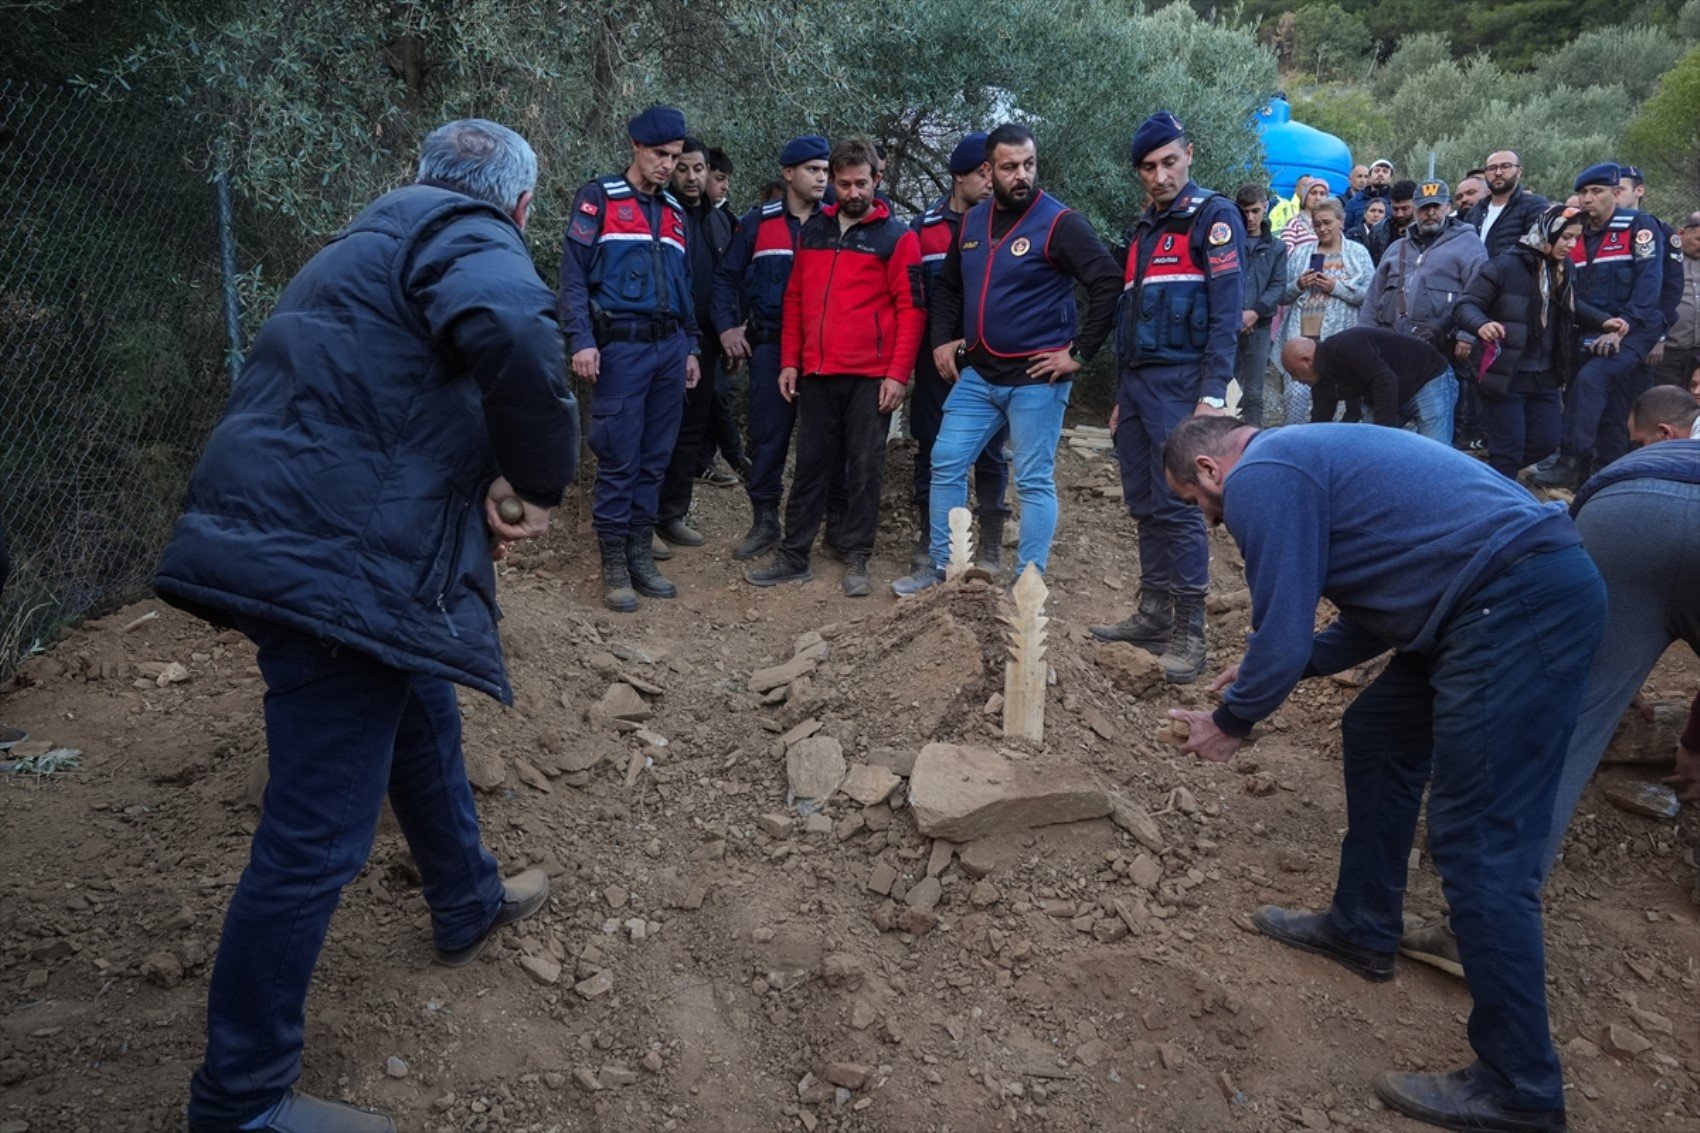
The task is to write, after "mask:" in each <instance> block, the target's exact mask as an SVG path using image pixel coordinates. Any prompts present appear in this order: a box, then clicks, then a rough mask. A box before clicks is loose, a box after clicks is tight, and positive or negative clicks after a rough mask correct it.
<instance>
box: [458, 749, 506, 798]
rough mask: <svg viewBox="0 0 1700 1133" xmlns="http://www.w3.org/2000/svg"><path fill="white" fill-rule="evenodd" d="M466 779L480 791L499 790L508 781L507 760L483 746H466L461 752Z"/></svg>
mask: <svg viewBox="0 0 1700 1133" xmlns="http://www.w3.org/2000/svg"><path fill="white" fill-rule="evenodd" d="M461 758H462V760H463V762H464V763H465V764H466V779H467V782H469V783H471V784H472V785H473V786H474V787H477V788H478V789H479V790H480V791H499V790H501V788H502V784H503V783H506V782H507V781H508V763H507V760H505V759H503V758H502V757H501V756H499V755H497V754H496V753H495V752H493V751H488V750H485V749H483V748H466V749H464V750H463V751H462V753H461Z"/></svg>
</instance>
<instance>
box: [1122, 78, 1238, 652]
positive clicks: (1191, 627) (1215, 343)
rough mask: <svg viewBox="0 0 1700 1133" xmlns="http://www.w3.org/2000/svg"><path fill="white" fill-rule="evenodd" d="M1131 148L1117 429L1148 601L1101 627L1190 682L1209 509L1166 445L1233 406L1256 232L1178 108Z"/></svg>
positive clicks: (1200, 622)
mask: <svg viewBox="0 0 1700 1133" xmlns="http://www.w3.org/2000/svg"><path fill="white" fill-rule="evenodd" d="M1130 152H1131V156H1132V159H1133V166H1134V169H1136V170H1137V171H1138V173H1139V180H1140V183H1141V185H1143V186H1144V189H1145V194H1146V196H1147V197H1148V198H1150V203H1149V204H1148V205H1147V206H1146V209H1145V211H1144V212H1143V213H1141V214H1140V217H1139V220H1138V222H1137V223H1136V224H1135V225H1134V228H1133V232H1132V233H1131V240H1130V242H1129V247H1128V250H1127V268H1126V273H1125V275H1124V280H1125V282H1124V286H1123V290H1122V301H1121V306H1120V308H1119V310H1118V316H1117V319H1118V321H1117V325H1116V358H1117V360H1118V361H1119V362H1120V364H1121V376H1120V385H1119V389H1118V392H1117V395H1116V407H1115V409H1114V410H1113V411H1112V413H1111V414H1110V432H1111V433H1112V434H1113V435H1114V437H1115V440H1116V457H1117V460H1118V461H1119V462H1120V464H1121V472H1122V498H1123V500H1124V501H1125V502H1126V503H1127V510H1128V513H1129V514H1131V515H1132V516H1133V518H1134V522H1135V523H1136V524H1138V527H1139V575H1140V578H1139V608H1138V609H1137V610H1135V611H1134V613H1133V614H1132V615H1130V616H1129V617H1127V618H1126V619H1124V620H1122V621H1120V622H1117V623H1116V624H1115V625H1096V626H1093V627H1092V633H1093V634H1094V635H1095V636H1097V637H1098V638H1100V639H1101V640H1104V641H1127V642H1131V643H1132V644H1134V645H1137V646H1139V647H1140V648H1141V649H1146V650H1149V651H1150V652H1153V653H1158V654H1161V656H1162V662H1163V675H1164V677H1165V678H1167V679H1168V680H1170V681H1172V682H1174V683H1176V684H1187V683H1189V682H1191V681H1194V680H1196V679H1197V678H1198V675H1199V673H1201V672H1203V671H1204V662H1205V653H1206V650H1205V640H1204V596H1205V591H1206V589H1207V588H1208V587H1209V584H1210V543H1209V540H1208V538H1207V537H1206V535H1205V530H1204V517H1203V515H1202V514H1200V513H1199V511H1198V510H1197V509H1196V508H1192V507H1188V506H1187V504H1186V503H1185V502H1184V501H1182V500H1180V499H1178V498H1176V496H1175V494H1174V493H1173V492H1171V491H1170V490H1169V486H1168V484H1167V482H1166V481H1165V480H1164V478H1163V444H1164V442H1165V441H1167V440H1168V439H1169V434H1170V433H1171V432H1173V431H1174V429H1175V426H1176V425H1179V424H1180V423H1181V422H1182V421H1185V420H1186V419H1187V418H1188V417H1191V416H1192V415H1193V414H1195V413H1221V412H1223V405H1224V399H1225V398H1226V397H1227V391H1228V382H1229V380H1230V379H1232V378H1233V376H1234V355H1235V351H1236V349H1237V348H1238V344H1239V331H1240V320H1241V314H1240V312H1241V310H1242V309H1243V307H1244V304H1243V302H1242V301H1241V300H1242V291H1243V286H1244V279H1245V277H1244V274H1243V272H1242V267H1243V264H1244V259H1245V228H1244V224H1243V222H1242V221H1241V219H1240V210H1239V209H1238V208H1237V207H1236V206H1235V205H1234V202H1233V201H1231V200H1229V199H1228V198H1226V197H1224V196H1222V195H1220V194H1218V193H1215V192H1212V191H1211V190H1209V189H1201V188H1199V187H1198V185H1197V184H1195V183H1194V182H1193V180H1192V175H1191V169H1192V143H1191V142H1190V141H1189V140H1187V136H1186V129H1185V127H1184V126H1182V125H1181V123H1180V121H1179V120H1178V119H1177V118H1176V117H1175V116H1174V115H1173V114H1170V113H1169V112H1168V111H1166V110H1159V111H1158V112H1157V113H1155V114H1153V115H1152V116H1151V117H1150V118H1147V119H1146V120H1145V122H1144V123H1143V124H1142V125H1141V126H1140V127H1139V129H1138V130H1137V131H1136V132H1135V133H1134V135H1133V144H1132V148H1131V151H1130Z"/></svg>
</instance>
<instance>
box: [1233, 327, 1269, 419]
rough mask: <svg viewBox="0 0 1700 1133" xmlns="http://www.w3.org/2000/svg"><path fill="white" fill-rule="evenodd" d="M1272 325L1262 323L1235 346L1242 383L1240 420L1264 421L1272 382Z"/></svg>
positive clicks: (1238, 379) (1237, 374) (1238, 377)
mask: <svg viewBox="0 0 1700 1133" xmlns="http://www.w3.org/2000/svg"><path fill="white" fill-rule="evenodd" d="M1270 349H1271V342H1270V338H1269V325H1268V324H1267V323H1259V324H1258V325H1257V326H1254V327H1252V328H1251V333H1249V334H1242V335H1240V337H1239V341H1238V342H1237V343H1236V344H1235V346H1234V380H1235V381H1236V382H1238V383H1239V384H1240V420H1241V421H1244V422H1245V423H1246V424H1247V425H1259V426H1261V425H1262V424H1263V394H1264V391H1265V390H1266V389H1267V388H1268V386H1269V352H1270Z"/></svg>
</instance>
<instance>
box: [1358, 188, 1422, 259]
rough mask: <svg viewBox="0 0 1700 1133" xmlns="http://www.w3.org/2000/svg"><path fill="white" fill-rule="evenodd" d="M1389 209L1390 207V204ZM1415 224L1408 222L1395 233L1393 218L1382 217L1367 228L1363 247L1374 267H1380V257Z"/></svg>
mask: <svg viewBox="0 0 1700 1133" xmlns="http://www.w3.org/2000/svg"><path fill="white" fill-rule="evenodd" d="M1389 207H1391V204H1390V205H1389ZM1415 223H1416V221H1414V220H1413V221H1410V222H1409V223H1407V224H1406V225H1405V227H1403V228H1401V229H1399V231H1397V232H1395V231H1393V218H1392V217H1391V216H1384V217H1382V218H1381V219H1380V220H1379V221H1377V222H1376V223H1374V224H1372V225H1370V226H1369V229H1368V231H1366V232H1365V234H1364V247H1366V248H1368V249H1369V258H1370V260H1371V261H1373V262H1374V264H1375V266H1376V267H1380V266H1381V257H1382V256H1384V255H1386V254H1387V249H1388V248H1390V247H1392V245H1393V241H1395V240H1397V239H1399V237H1401V236H1403V235H1405V233H1407V232H1409V231H1410V230H1411V225H1412V224H1415Z"/></svg>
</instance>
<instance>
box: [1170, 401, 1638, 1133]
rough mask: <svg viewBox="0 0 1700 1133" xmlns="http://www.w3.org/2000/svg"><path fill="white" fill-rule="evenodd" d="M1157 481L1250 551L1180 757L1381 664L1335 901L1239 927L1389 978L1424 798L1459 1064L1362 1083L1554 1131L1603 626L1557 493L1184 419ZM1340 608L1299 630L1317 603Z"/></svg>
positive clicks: (1349, 732)
mask: <svg viewBox="0 0 1700 1133" xmlns="http://www.w3.org/2000/svg"><path fill="white" fill-rule="evenodd" d="M1164 468H1165V472H1166V474H1167V477H1168V480H1169V485H1170V488H1171V489H1172V490H1173V491H1174V492H1175V494H1176V495H1178V496H1179V497H1180V498H1181V499H1183V500H1185V501H1187V502H1188V503H1191V504H1196V505H1197V506H1198V507H1200V508H1202V509H1203V511H1204V514H1205V517H1206V518H1207V519H1209V520H1210V521H1211V522H1212V523H1226V524H1227V526H1228V531H1229V533H1230V534H1232V535H1233V537H1234V541H1235V542H1236V543H1237V544H1239V547H1240V550H1241V551H1242V552H1243V554H1244V556H1245V569H1246V580H1247V582H1248V584H1249V585H1250V587H1251V596H1252V601H1251V609H1252V625H1253V626H1254V627H1255V628H1254V629H1253V632H1252V634H1251V640H1250V645H1249V647H1248V648H1247V650H1246V653H1245V656H1244V658H1243V659H1242V660H1241V661H1240V662H1239V663H1238V664H1237V665H1233V666H1230V667H1229V668H1228V669H1227V670H1226V671H1225V672H1223V673H1222V675H1221V676H1220V677H1218V678H1217V680H1216V682H1215V684H1214V685H1213V686H1212V688H1213V689H1214V690H1221V689H1225V690H1226V691H1225V692H1224V694H1223V697H1222V705H1221V707H1219V708H1218V709H1216V711H1215V712H1214V713H1206V712H1189V711H1181V710H1178V709H1177V710H1174V711H1172V712H1171V713H1170V714H1171V715H1172V716H1174V717H1176V718H1177V719H1182V720H1184V721H1186V723H1187V725H1188V728H1189V738H1188V740H1187V742H1186V744H1185V747H1184V750H1188V751H1192V752H1195V753H1197V754H1198V755H1199V756H1201V757H1203V758H1205V759H1209V760H1216V761H1225V760H1227V759H1230V758H1232V756H1233V754H1234V752H1235V751H1236V750H1238V748H1239V746H1240V744H1241V743H1242V742H1244V739H1245V737H1246V736H1247V735H1248V734H1249V733H1250V731H1251V729H1252V726H1253V725H1254V724H1256V723H1257V722H1258V721H1260V720H1263V719H1265V718H1266V717H1268V716H1269V715H1270V714H1271V713H1273V712H1274V711H1275V710H1276V709H1277V708H1279V707H1280V705H1281V703H1282V702H1283V701H1284V700H1286V699H1287V696H1288V694H1290V693H1291V692H1292V691H1293V688H1294V686H1295V685H1297V684H1298V682H1299V681H1300V680H1302V679H1304V678H1306V677H1314V676H1326V675H1328V674H1331V673H1338V672H1341V671H1343V670H1345V669H1349V668H1351V667H1353V666H1354V665H1360V664H1363V663H1364V662H1366V661H1369V660H1371V659H1373V658H1375V657H1378V656H1380V655H1381V654H1384V653H1387V652H1389V651H1391V652H1392V653H1393V656H1392V657H1391V658H1390V659H1389V660H1388V662H1387V666H1386V668H1385V669H1383V670H1382V673H1381V675H1380V676H1378V677H1377V678H1376V679H1375V680H1374V681H1372V682H1370V684H1369V686H1368V687H1367V688H1365V689H1364V690H1363V692H1361V693H1360V694H1359V695H1358V698H1357V700H1356V701H1354V702H1353V703H1352V706H1351V707H1350V708H1348V709H1347V710H1346V714H1345V716H1344V718H1343V719H1342V720H1341V722H1340V735H1341V740H1342V746H1343V749H1344V763H1345V777H1346V818H1347V832H1346V836H1345V839H1344V841H1343V842H1342V844H1341V847H1340V873H1339V879H1338V882H1337V885H1336V888H1335V891H1334V900H1333V902H1332V904H1331V905H1330V907H1329V908H1328V909H1327V910H1326V911H1325V912H1321V913H1306V912H1300V911H1297V910H1291V909H1281V908H1276V907H1274V906H1269V905H1266V906H1264V907H1262V908H1260V909H1258V910H1257V912H1256V914H1255V915H1254V916H1253V918H1252V919H1253V921H1254V923H1255V924H1256V925H1257V927H1258V928H1259V929H1261V930H1262V931H1263V932H1264V933H1266V934H1268V935H1269V936H1272V937H1274V938H1276V939H1277V940H1280V941H1282V942H1283V943H1285V944H1288V945H1291V946H1293V947H1295V948H1302V949H1304V950H1306V951H1309V952H1315V953H1318V954H1321V955H1323V956H1327V957H1329V958H1330V959H1333V960H1336V961H1338V962H1339V963H1341V964H1343V965H1345V966H1346V967H1347V968H1349V969H1350V970H1352V971H1353V972H1356V973H1357V974H1358V975H1360V976H1363V977H1364V978H1365V979H1368V980H1372V981H1382V980H1389V979H1392V978H1393V962H1394V955H1395V953H1396V952H1397V950H1398V947H1399V938H1400V934H1401V930H1402V927H1403V923H1402V918H1401V911H1402V910H1401V906H1402V904H1403V900H1404V895H1405V873H1406V862H1407V858H1408V856H1409V854H1410V850H1411V842H1412V838H1413V836H1414V835H1415V832H1416V825H1417V815H1418V811H1419V810H1420V809H1421V806H1422V799H1423V788H1424V786H1425V785H1427V786H1429V788H1430V790H1429V802H1428V830H1429V846H1430V849H1431V851H1432V853H1433V856H1434V863H1435V866H1436V868H1437V869H1438V870H1439V872H1440V877H1441V882H1442V885H1443V887H1444V889H1445V893H1446V898H1447V901H1448V902H1449V903H1450V905H1451V908H1452V927H1453V930H1454V931H1455V932H1456V933H1457V936H1458V947H1459V952H1460V954H1461V956H1462V958H1463V962H1464V970H1465V972H1466V973H1467V978H1468V981H1469V985H1470V994H1471V996H1472V997H1473V998H1474V1000H1475V1005H1474V1008H1473V1010H1472V1011H1471V1014H1470V1022H1469V1035H1470V1044H1471V1046H1472V1047H1473V1048H1474V1049H1475V1052H1476V1061H1475V1062H1474V1063H1473V1064H1471V1065H1470V1066H1468V1067H1466V1068H1464V1069H1462V1070H1457V1071H1453V1072H1451V1073H1448V1074H1384V1075H1382V1076H1381V1077H1380V1079H1378V1080H1377V1082H1376V1092H1377V1093H1378V1094H1379V1095H1380V1096H1381V1099H1382V1100H1383V1101H1384V1102H1386V1103H1387V1104H1388V1105H1389V1106H1391V1107H1392V1108H1394V1109H1397V1110H1399V1111H1400V1112H1402V1113H1405V1114H1406V1115H1408V1116H1411V1117H1414V1118H1417V1119H1418V1120H1421V1121H1427V1122H1430V1123H1433V1124H1436V1125H1441V1126H1443V1127H1446V1128H1451V1129H1474V1130H1503V1131H1507V1133H1553V1131H1556V1130H1562V1129H1563V1128H1564V1096H1563V1092H1562V1091H1563V1084H1564V1083H1563V1079H1562V1077H1561V1074H1560V1070H1559V1064H1558V1055H1557V1053H1556V1052H1555V1051H1554V1050H1553V1045H1552V1036H1551V1034H1550V1032H1549V1030H1548V1026H1547V1007H1546V977H1545V958H1544V955H1543V951H1542V942H1541V901H1540V890H1541V880H1542V866H1543V862H1542V857H1543V853H1544V850H1545V847H1546V841H1547V834H1548V831H1549V829H1550V827H1551V825H1552V810H1553V798H1554V794H1555V792H1556V789H1557V785H1558V777H1559V772H1560V769H1561V768H1562V766H1563V759H1564V751H1565V745H1566V744H1567V742H1568V741H1569V739H1570V734H1571V732H1572V731H1573V730H1574V728H1575V725H1576V711H1577V705H1578V703H1579V702H1580V700H1581V692H1582V684H1583V679H1584V678H1585V677H1586V676H1587V673H1588V666H1589V663H1590V662H1591V660H1592V659H1593V655H1594V650H1595V649H1596V647H1597V646H1598V645H1599V642H1600V636H1601V633H1602V631H1603V628H1604V625H1605V586H1604V584H1603V583H1602V582H1601V581H1600V575H1599V572H1598V571H1596V570H1595V569H1594V565H1593V563H1592V562H1591V561H1590V560H1589V558H1588V556H1587V555H1586V554H1585V553H1584V552H1583V551H1582V548H1581V545H1580V541H1579V539H1578V538H1577V535H1576V531H1575V528H1574V527H1573V525H1572V524H1571V522H1570V519H1569V518H1568V517H1567V516H1566V515H1565V514H1564V509H1563V508H1562V507H1561V506H1559V505H1556V504H1541V503H1537V502H1536V501H1535V500H1534V499H1533V498H1532V497H1531V496H1530V495H1529V494H1528V492H1526V491H1524V490H1523V489H1522V488H1521V487H1519V486H1517V485H1516V484H1514V483H1512V482H1511V481H1509V480H1507V479H1505V477H1503V476H1500V475H1498V474H1497V473H1495V472H1494V471H1493V470H1492V469H1490V468H1488V467H1487V466H1486V465H1484V464H1481V463H1479V462H1477V461H1475V460H1472V459H1470V458H1469V457H1467V456H1464V455H1462V454H1460V453H1458V452H1455V451H1454V450H1453V449H1452V448H1450V447H1449V446H1447V445H1443V444H1439V443H1436V442H1435V441H1432V440H1428V439H1426V438H1423V437H1418V436H1415V435H1412V434H1409V433H1402V432H1396V431H1393V430H1388V429H1365V428H1362V427H1360V426H1356V425H1306V426H1303V427H1302V428H1292V429H1278V430H1275V431H1272V432H1261V431H1259V430H1258V429H1257V428H1255V427H1253V426H1249V425H1241V424H1239V423H1238V422H1237V421H1235V420H1234V419H1232V418H1223V417H1198V418H1194V419H1192V420H1191V421H1188V422H1185V423H1184V424H1182V425H1181V426H1180V427H1179V428H1178V429H1176V430H1175V432H1174V434H1173V435H1172V436H1171V437H1170V439H1169V441H1168V443H1167V445H1166V447H1165V449H1164ZM1323 598H1327V599H1328V600H1329V601H1330V602H1332V603H1333V604H1334V606H1335V607H1336V608H1337V609H1338V610H1339V616H1338V617H1337V618H1336V619H1335V620H1334V621H1333V622H1332V623H1331V624H1330V625H1329V626H1328V627H1327V628H1326V629H1324V630H1322V631H1321V632H1320V633H1316V632H1314V627H1315V624H1316V622H1315V619H1316V609H1317V604H1318V603H1319V602H1320V601H1321V599H1323Z"/></svg>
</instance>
